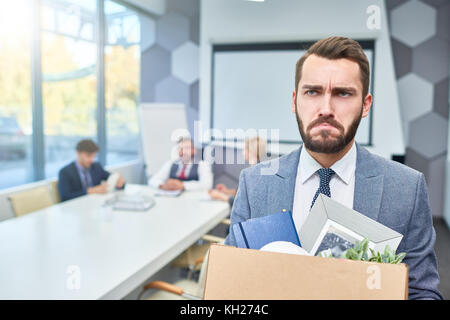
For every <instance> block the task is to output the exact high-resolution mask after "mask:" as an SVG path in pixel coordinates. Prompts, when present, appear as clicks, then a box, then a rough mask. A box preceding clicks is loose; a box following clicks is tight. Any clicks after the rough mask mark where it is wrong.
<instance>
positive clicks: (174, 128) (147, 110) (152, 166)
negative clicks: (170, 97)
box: [139, 103, 189, 178]
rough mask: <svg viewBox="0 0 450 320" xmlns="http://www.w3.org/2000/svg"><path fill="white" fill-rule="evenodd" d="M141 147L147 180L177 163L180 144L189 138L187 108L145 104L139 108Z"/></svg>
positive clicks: (181, 105)
mask: <svg viewBox="0 0 450 320" xmlns="http://www.w3.org/2000/svg"><path fill="white" fill-rule="evenodd" d="M139 122H140V127H141V130H140V131H141V143H142V151H143V154H144V162H145V166H146V174H147V178H149V177H150V176H151V175H153V174H154V173H155V172H156V171H158V170H159V169H160V168H161V166H162V165H163V164H164V163H165V162H166V161H168V160H171V159H174V158H175V159H176V155H177V151H176V150H177V149H176V142H177V140H178V139H179V138H180V137H182V136H183V137H185V136H189V131H188V129H187V121H186V108H185V106H184V104H168V103H144V104H141V105H140V106H139Z"/></svg>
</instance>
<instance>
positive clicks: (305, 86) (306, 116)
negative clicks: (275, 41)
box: [292, 55, 372, 154]
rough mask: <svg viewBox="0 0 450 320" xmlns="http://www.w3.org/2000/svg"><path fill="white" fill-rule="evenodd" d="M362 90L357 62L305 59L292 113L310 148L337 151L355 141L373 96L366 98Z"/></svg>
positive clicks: (317, 57) (316, 150)
mask: <svg viewBox="0 0 450 320" xmlns="http://www.w3.org/2000/svg"><path fill="white" fill-rule="evenodd" d="M362 90H363V85H362V82H361V77H360V69H359V65H358V64H357V63H356V62H354V61H351V60H349V59H337V60H330V59H326V58H322V57H319V56H317V55H311V56H309V57H308V58H307V59H306V60H305V62H304V64H303V70H302V76H301V79H300V81H299V84H298V87H297V92H295V91H294V92H293V98H292V112H294V113H295V114H296V117H297V122H298V126H299V130H300V135H301V136H302V139H303V143H304V144H305V147H306V148H307V149H308V150H310V151H313V152H318V153H327V154H331V153H338V152H339V151H341V150H343V149H344V148H345V147H346V146H347V145H348V144H349V143H350V142H351V141H352V140H353V138H354V137H355V134H356V130H357V129H358V125H359V122H360V121H361V118H364V117H366V116H367V115H368V114H369V110H370V106H371V104H372V96H371V95H370V94H367V96H366V97H365V98H364V99H363V97H362Z"/></svg>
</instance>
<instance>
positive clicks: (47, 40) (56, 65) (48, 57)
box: [41, 0, 97, 178]
mask: <svg viewBox="0 0 450 320" xmlns="http://www.w3.org/2000/svg"><path fill="white" fill-rule="evenodd" d="M42 16H43V19H42V21H43V22H44V23H43V25H42V33H41V52H42V103H43V109H44V134H45V151H46V152H45V174H46V177H48V178H50V177H55V176H57V174H58V171H59V170H60V169H61V168H62V167H63V166H65V165H66V164H68V163H69V162H71V161H73V160H74V159H75V146H76V144H77V142H78V141H79V140H81V139H83V138H92V139H95V137H96V135H97V123H96V110H97V87H96V74H95V73H96V59H97V51H96V50H97V46H96V42H95V37H94V30H95V29H94V24H95V17H96V7H95V1H71V2H60V1H52V0H47V1H45V2H43V7H42Z"/></svg>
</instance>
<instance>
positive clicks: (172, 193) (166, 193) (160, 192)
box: [155, 189, 183, 197]
mask: <svg viewBox="0 0 450 320" xmlns="http://www.w3.org/2000/svg"><path fill="white" fill-rule="evenodd" d="M182 192H183V191H182V190H162V189H158V190H157V191H156V192H155V196H159V197H178V196H179V195H180V194H181V193H182Z"/></svg>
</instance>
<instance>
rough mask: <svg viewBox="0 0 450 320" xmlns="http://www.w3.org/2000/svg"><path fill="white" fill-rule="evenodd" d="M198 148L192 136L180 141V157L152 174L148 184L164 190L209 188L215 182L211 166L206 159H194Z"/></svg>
mask: <svg viewBox="0 0 450 320" xmlns="http://www.w3.org/2000/svg"><path fill="white" fill-rule="evenodd" d="M195 154H196V150H195V147H194V143H193V141H192V140H191V139H190V138H181V139H180V140H179V141H178V155H179V158H178V159H177V160H175V161H170V160H169V161H167V162H166V163H165V164H164V165H163V166H162V168H161V169H160V170H159V171H158V172H157V173H156V174H154V175H153V176H152V178H151V179H150V180H149V181H148V184H149V185H150V186H152V187H154V188H159V189H163V190H169V191H174V190H209V189H211V188H212V184H213V174H212V171H211V166H210V165H209V164H208V163H206V162H205V161H194V160H195Z"/></svg>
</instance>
